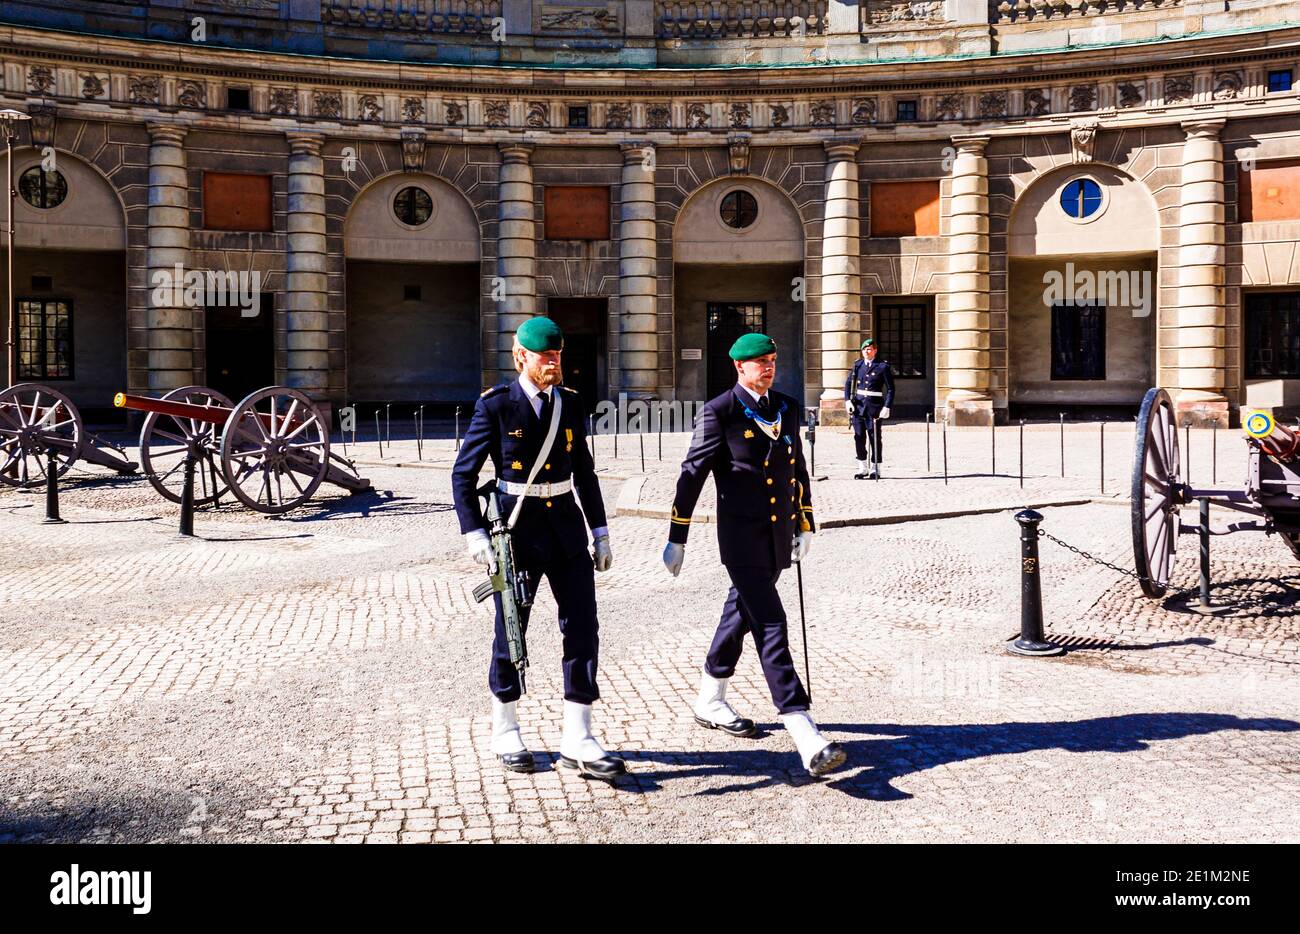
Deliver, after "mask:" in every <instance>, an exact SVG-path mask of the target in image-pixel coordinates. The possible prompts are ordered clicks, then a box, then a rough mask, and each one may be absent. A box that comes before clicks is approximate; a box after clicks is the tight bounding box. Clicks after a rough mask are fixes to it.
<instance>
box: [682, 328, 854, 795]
mask: <svg viewBox="0 0 1300 934" xmlns="http://www.w3.org/2000/svg"><path fill="white" fill-rule="evenodd" d="M730 356H731V359H732V360H733V361H734V362H735V367H736V385H735V386H733V387H732V388H731V389H730V390H728V391H727V392H725V393H723V394H722V395H720V396H718V397H717V398H716V399H712V400H710V401H709V402H707V403H706V404H705V405H704V407H703V408H702V409H701V411H700V415H699V420H698V421H697V422H696V425H695V433H694V435H693V436H692V438H691V446H690V450H689V451H688V452H687V454H686V459H685V460H684V461H683V462H682V472H681V476H680V477H679V478H678V480H677V495H676V498H675V499H674V500H673V509H672V518H671V523H670V525H669V529H668V546H667V547H666V548H665V549H664V555H663V560H664V566H665V567H666V568H667V569H668V571H669V573H671V574H672V575H673V576H674V577H676V576H677V575H678V574H679V573H680V572H681V569H682V562H683V560H684V559H685V556H686V538H687V534H688V533H689V531H690V523H691V516H692V514H693V513H694V511H695V503H696V501H697V500H698V499H699V496H700V491H701V490H702V489H703V487H704V483H705V481H706V480H707V479H708V477H709V475H710V474H712V475H713V481H714V485H715V486H716V487H717V503H718V506H717V529H718V550H719V552H720V553H721V557H722V564H723V566H724V567H726V569H727V574H728V576H729V577H730V578H731V589H730V591H729V592H728V593H727V600H726V603H725V604H724V605H723V608H722V619H721V621H720V622H719V623H718V629H717V633H716V634H715V635H714V637H713V645H712V646H711V647H710V649H709V652H708V655H707V656H706V658H705V662H704V671H703V674H702V676H701V679H700V693H699V696H698V698H697V699H696V702H695V706H694V714H695V721H696V722H697V723H699V724H700V725H701V726H703V727H706V728H708V729H711V730H722V731H723V732H724V733H728V734H730V735H732V736H743V737H752V736H756V735H758V729H757V727H756V726H755V725H754V721H753V720H750V719H747V718H744V717H741V716H740V715H739V714H737V713H736V711H735V710H734V709H733V708H732V706H731V704H730V703H728V701H727V682H728V681H729V680H730V678H731V677H732V675H733V674H734V673H735V670H736V664H737V662H739V660H740V653H741V649H742V647H743V645H744V639H745V636H746V635H749V636H751V637H752V638H753V640H754V646H755V648H756V649H757V650H758V657H759V662H760V663H761V664H762V666H763V674H764V676H765V677H766V678H767V685H768V689H769V690H770V691H771V694H772V701H773V703H774V704H775V705H776V709H777V713H778V715H779V716H780V718H781V721H782V723H783V724H784V725H785V728H786V729H787V730H788V731H789V732H790V735H791V736H792V737H793V738H794V742H795V746H796V747H797V748H798V750H799V757H800V759H801V760H802V762H803V766H804V768H805V769H807V770H808V772H809V773H810V774H812V775H815V776H816V775H825V774H826V773H827V772H831V771H833V770H834V769H837V768H839V767H840V766H841V765H843V764H844V760H845V753H844V749H843V747H842V746H841V745H840V744H839V743H836V742H832V741H831V740H828V739H827V738H826V737H825V736H823V735H822V734H821V732H820V731H819V730H818V729H817V724H816V723H814V722H813V718H812V715H811V713H810V712H809V708H810V706H811V704H812V700H811V697H810V695H809V691H808V690H805V687H804V684H803V683H802V682H801V681H800V680H799V673H798V671H796V669H795V665H794V660H793V658H792V657H791V655H790V638H789V632H788V631H787V628H786V616H785V608H784V607H783V606H782V604H781V596H780V594H779V593H778V592H777V587H776V584H777V580H778V579H779V578H780V576H781V572H782V571H784V570H785V569H787V568H789V567H790V565H791V563H792V562H794V563H797V562H799V561H802V560H803V558H805V557H806V556H807V554H808V550H809V548H811V547H812V537H813V532H814V530H815V525H814V522H813V513H812V496H811V493H810V490H809V483H808V468H807V465H806V464H805V463H804V456H803V445H802V443H801V441H800V438H799V423H800V412H801V406H800V403H799V402H798V401H797V400H796V399H793V398H791V397H790V396H786V395H783V394H781V393H779V392H775V391H774V390H773V389H772V382H773V380H774V379H775V378H776V343H775V342H774V341H773V340H772V339H771V338H770V337H768V336H767V335H765V334H746V335H744V336H742V337H741V338H740V339H739V340H737V341H736V342H735V344H734V345H732V348H731V352H730ZM802 583H803V581H802V575H801V576H800V602H801V612H802V596H803V593H802ZM804 650H805V655H804V665H805V675H807V631H806V629H805V632H804Z"/></svg>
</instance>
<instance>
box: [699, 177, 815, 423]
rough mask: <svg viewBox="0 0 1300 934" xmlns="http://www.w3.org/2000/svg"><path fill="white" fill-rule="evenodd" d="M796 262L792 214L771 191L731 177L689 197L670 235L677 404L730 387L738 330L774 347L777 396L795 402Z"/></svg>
mask: <svg viewBox="0 0 1300 934" xmlns="http://www.w3.org/2000/svg"><path fill="white" fill-rule="evenodd" d="M803 260H804V242H803V225H802V223H801V222H800V219H799V214H798V212H797V211H796V210H795V207H794V205H793V204H792V203H791V202H790V200H789V198H788V197H787V196H786V195H785V193H784V192H782V191H781V190H780V189H778V188H776V187H775V186H773V185H771V184H769V183H767V182H765V181H762V180H760V179H756V178H750V177H735V178H727V179H720V180H718V181H716V182H712V183H710V184H708V185H705V186H704V187H703V188H701V189H700V190H699V191H697V192H695V193H694V194H693V195H691V197H690V199H689V200H688V201H687V202H686V204H685V205H684V206H683V207H682V210H681V213H680V214H679V215H678V217H677V222H676V224H675V226H674V227H673V306H674V307H673V320H674V333H675V346H676V348H677V350H676V357H677V359H676V361H675V368H676V387H675V388H676V392H677V398H678V399H691V400H703V399H710V398H712V397H713V396H715V395H717V394H718V393H720V392H724V391H726V389H727V388H728V387H730V386H731V385H732V384H734V383H735V370H734V368H733V367H732V366H731V361H730V359H729V358H728V357H727V351H728V350H729V349H730V347H731V344H732V342H734V341H735V339H736V337H738V336H739V335H740V334H743V333H745V332H747V331H762V332H764V333H766V334H768V335H770V336H771V337H772V338H773V339H774V340H775V341H776V346H777V355H778V360H779V365H778V367H777V379H776V384H775V385H776V388H777V389H778V390H779V391H781V392H784V393H787V394H788V395H791V396H794V397H795V398H796V399H799V400H802V399H803V398H804V389H803V375H804V367H803V351H804V334H803V331H804V315H803V299H804V281H803V274H804V273H803Z"/></svg>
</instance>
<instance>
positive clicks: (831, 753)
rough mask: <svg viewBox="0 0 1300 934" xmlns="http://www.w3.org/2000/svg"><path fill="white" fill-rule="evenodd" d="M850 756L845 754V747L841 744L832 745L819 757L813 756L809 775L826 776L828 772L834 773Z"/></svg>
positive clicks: (818, 754)
mask: <svg viewBox="0 0 1300 934" xmlns="http://www.w3.org/2000/svg"><path fill="white" fill-rule="evenodd" d="M847 758H848V756H847V755H846V754H845V752H844V747H843V746H841V745H840V744H839V743H831V744H830V745H829V746H827V747H826V748H825V749H823V750H822V751H821V752H819V753H817V755H815V756H813V758H812V762H811V763H809V765H808V774H809V775H813V776H821V775H825V774H826V773H827V772H834V771H835V770H836V769H838V768H839V767H840V766H841V765H843V764H844V760H845V759H847Z"/></svg>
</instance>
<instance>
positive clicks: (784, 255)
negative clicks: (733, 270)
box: [673, 175, 804, 265]
mask: <svg viewBox="0 0 1300 934" xmlns="http://www.w3.org/2000/svg"><path fill="white" fill-rule="evenodd" d="M736 190H741V191H746V192H748V193H749V194H751V195H753V197H754V200H755V201H756V202H757V203H758V217H757V219H756V220H755V221H754V223H753V224H752V225H751V226H749V227H746V228H745V229H743V230H736V229H733V228H731V227H728V226H727V225H726V224H724V223H723V222H722V219H721V217H720V210H721V204H722V199H723V198H725V197H726V196H727V195H728V194H729V193H731V192H732V191H736ZM803 260H804V221H803V219H802V218H801V217H800V215H799V209H798V208H797V207H796V205H795V203H794V202H793V201H792V200H791V199H790V196H789V195H788V194H787V193H786V192H785V191H783V190H782V189H780V188H778V187H777V186H776V185H773V184H772V183H771V182H769V181H767V179H763V178H757V177H755V176H752V175H743V176H732V177H726V178H720V179H714V180H713V181H710V182H707V183H705V184H704V185H701V186H700V187H699V188H697V189H696V190H695V191H693V192H691V194H690V195H689V197H688V198H687V200H686V203H685V204H683V205H682V208H681V210H680V211H679V212H678V214H677V217H676V220H675V221H674V223H673V261H674V262H677V263H710V264H727V265H738V264H744V263H802V262H803Z"/></svg>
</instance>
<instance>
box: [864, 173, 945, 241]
mask: <svg viewBox="0 0 1300 934" xmlns="http://www.w3.org/2000/svg"><path fill="white" fill-rule="evenodd" d="M870 205H871V236H873V237H937V236H939V182H938V180H937V179H936V180H934V181H925V182H872V183H871V202H870Z"/></svg>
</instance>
